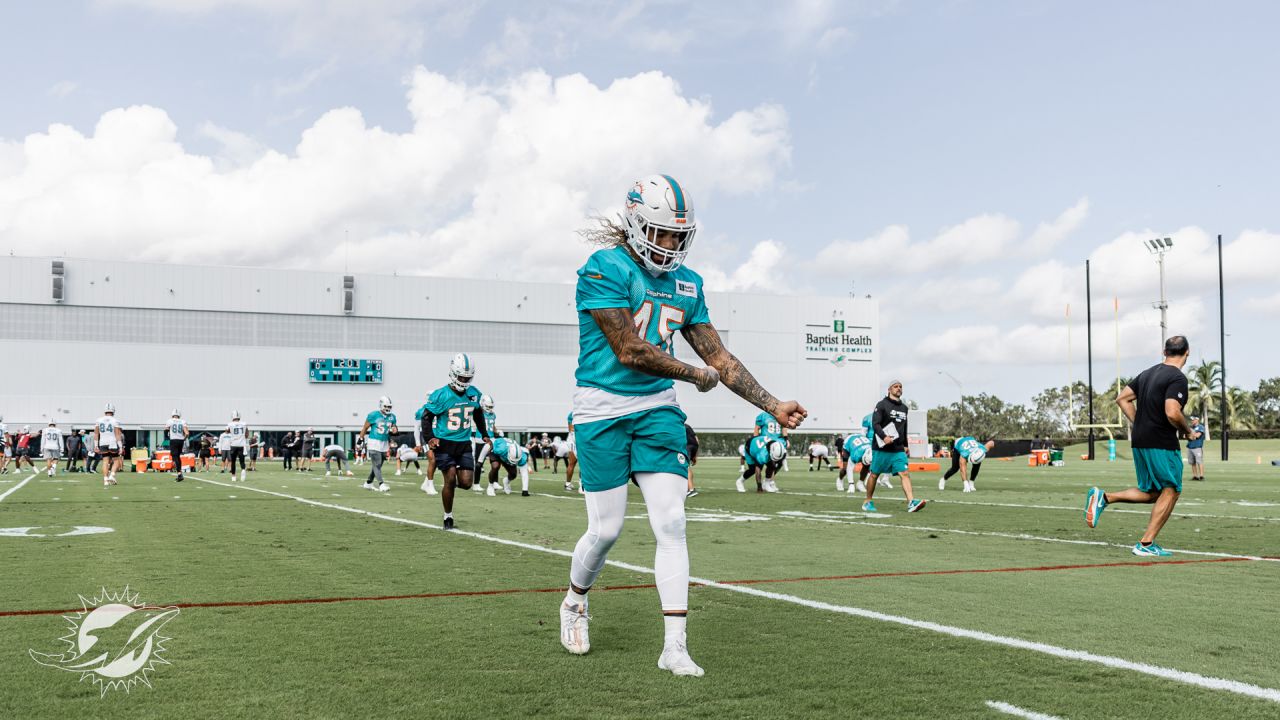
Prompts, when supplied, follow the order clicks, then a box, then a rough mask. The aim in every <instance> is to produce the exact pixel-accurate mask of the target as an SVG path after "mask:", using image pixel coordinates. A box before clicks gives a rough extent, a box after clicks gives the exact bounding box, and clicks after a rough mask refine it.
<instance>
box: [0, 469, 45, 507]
mask: <svg viewBox="0 0 1280 720" xmlns="http://www.w3.org/2000/svg"><path fill="white" fill-rule="evenodd" d="M39 474H40V473H38V472H36V473H33V474H32V475H31V476H30V477H28V478H26V479H25V480H23V481H22V482H20V483H18V484H17V485H14V486H13V487H11V488H9V489H8V490H5V491H4V492H2V493H0V501H3V500H4V499H5V498H7V497H9V496H10V495H12V494H14V493H16V492H18V490H20V489H21V488H22V486H23V485H26V484H27V483H29V482H31V480H32V479H34V478H35V476H36V475H39Z"/></svg>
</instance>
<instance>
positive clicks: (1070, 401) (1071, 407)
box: [1067, 297, 1126, 459]
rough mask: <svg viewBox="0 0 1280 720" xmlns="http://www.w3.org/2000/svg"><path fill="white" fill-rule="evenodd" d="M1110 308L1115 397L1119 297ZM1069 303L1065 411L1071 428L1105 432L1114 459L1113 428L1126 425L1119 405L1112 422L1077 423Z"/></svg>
mask: <svg viewBox="0 0 1280 720" xmlns="http://www.w3.org/2000/svg"><path fill="white" fill-rule="evenodd" d="M1111 305H1112V310H1113V313H1114V323H1115V334H1116V397H1119V396H1120V390H1121V388H1120V298H1119V297H1113V298H1112V302H1111ZM1071 358H1072V355H1071V304H1070V303H1068V304H1067V408H1068V410H1067V412H1068V417H1069V420H1068V422H1069V424H1070V427H1071V430H1072V431H1073V432H1074V431H1076V430H1090V429H1092V430H1103V431H1105V432H1106V433H1107V441H1108V443H1107V444H1108V448H1109V452H1108V455H1109V456H1110V457H1111V459H1115V440H1116V436H1115V433H1113V432H1112V431H1113V430H1123V429H1124V428H1125V427H1126V426H1125V423H1124V413H1122V412H1121V411H1120V406H1119V405H1117V406H1116V421H1115V422H1113V423H1077V422H1076V421H1075V420H1076V417H1075V416H1076V414H1075V408H1076V405H1075V374H1074V372H1073V370H1072V367H1073V366H1072V364H1071Z"/></svg>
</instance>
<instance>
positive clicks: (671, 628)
mask: <svg viewBox="0 0 1280 720" xmlns="http://www.w3.org/2000/svg"><path fill="white" fill-rule="evenodd" d="M688 619H689V618H687V617H685V616H684V615H663V616H662V626H663V630H664V632H663V645H666V646H668V647H670V646H671V645H674V644H676V643H677V642H680V641H681V640H684V626H685V622H686V621H687V620H688Z"/></svg>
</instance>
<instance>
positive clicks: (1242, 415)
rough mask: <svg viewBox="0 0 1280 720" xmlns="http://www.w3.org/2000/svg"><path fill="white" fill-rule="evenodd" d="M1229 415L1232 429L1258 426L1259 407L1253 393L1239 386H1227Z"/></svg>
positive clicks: (1250, 428) (1248, 428)
mask: <svg viewBox="0 0 1280 720" xmlns="http://www.w3.org/2000/svg"><path fill="white" fill-rule="evenodd" d="M1227 416H1228V417H1230V418H1231V429H1232V430H1253V429H1255V428H1257V426H1258V407H1257V404H1256V403H1255V402H1254V399H1253V393H1251V392H1249V391H1248V390H1245V389H1243V388H1239V387H1230V388H1227Z"/></svg>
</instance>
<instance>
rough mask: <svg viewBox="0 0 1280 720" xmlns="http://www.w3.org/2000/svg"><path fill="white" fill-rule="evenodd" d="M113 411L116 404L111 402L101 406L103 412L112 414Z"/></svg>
mask: <svg viewBox="0 0 1280 720" xmlns="http://www.w3.org/2000/svg"><path fill="white" fill-rule="evenodd" d="M115 411H116V406H115V405H113V404H111V403H107V404H106V406H104V407H103V408H102V412H104V413H110V414H114V413H115Z"/></svg>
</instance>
